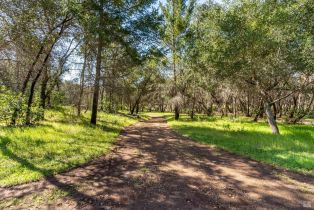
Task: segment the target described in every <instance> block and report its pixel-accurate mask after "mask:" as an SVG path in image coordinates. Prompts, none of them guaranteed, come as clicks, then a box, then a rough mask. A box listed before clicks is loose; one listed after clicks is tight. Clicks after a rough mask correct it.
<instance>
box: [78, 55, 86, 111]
mask: <svg viewBox="0 0 314 210" xmlns="http://www.w3.org/2000/svg"><path fill="white" fill-rule="evenodd" d="M84 53H85V54H84V63H83V68H82V72H81V80H80V93H79V100H78V103H77V116H80V115H81V106H82V96H83V93H84V83H85V69H86V65H87V52H86V50H85V52H84Z"/></svg>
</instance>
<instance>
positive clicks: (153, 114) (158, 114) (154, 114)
mask: <svg viewBox="0 0 314 210" xmlns="http://www.w3.org/2000/svg"><path fill="white" fill-rule="evenodd" d="M140 116H148V117H168V116H172V113H171V112H140Z"/></svg>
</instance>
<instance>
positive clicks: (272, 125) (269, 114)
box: [264, 103, 280, 134]
mask: <svg viewBox="0 0 314 210" xmlns="http://www.w3.org/2000/svg"><path fill="white" fill-rule="evenodd" d="M271 106H272V105H271V104H269V103H266V104H265V105H264V108H265V113H266V116H267V120H268V124H269V126H270V128H271V130H272V133H273V134H280V133H279V129H278V126H277V122H276V119H275V116H274V114H273V112H272V109H271Z"/></svg>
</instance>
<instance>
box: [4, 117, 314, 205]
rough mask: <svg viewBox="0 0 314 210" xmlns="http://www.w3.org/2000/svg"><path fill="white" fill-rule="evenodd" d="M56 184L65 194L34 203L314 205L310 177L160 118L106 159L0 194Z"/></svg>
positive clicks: (128, 133) (124, 139)
mask: <svg viewBox="0 0 314 210" xmlns="http://www.w3.org/2000/svg"><path fill="white" fill-rule="evenodd" d="M55 188H59V189H62V190H63V191H66V192H67V193H68V195H67V196H66V197H63V198H60V199H58V200H57V201H54V202H49V201H47V202H44V203H43V204H40V206H39V207H38V208H40V209H148V210H152V209H214V208H222V209H230V208H231V209H244V208H245V209H265V208H266V209H302V208H305V209H311V208H312V209H314V179H313V178H311V177H307V176H304V175H301V174H297V173H291V172H286V171H283V170H281V169H276V168H274V167H272V166H269V165H266V164H261V163H259V162H256V161H252V160H250V159H247V158H243V157H241V156H238V155H234V154H230V153H228V152H225V151H222V150H219V149H216V148H213V147H210V146H207V145H201V144H198V143H195V142H193V141H191V140H189V139H187V138H185V137H182V136H180V135H178V134H176V133H175V132H174V131H172V130H171V129H170V128H169V127H168V126H167V124H166V122H165V120H164V119H163V118H153V119H151V120H148V121H144V122H139V123H137V124H135V125H133V126H130V127H128V128H126V129H125V131H124V132H123V133H122V134H121V135H120V137H119V141H118V142H117V144H116V147H115V148H114V149H113V151H112V152H111V153H110V154H109V155H107V156H105V157H102V158H100V159H97V160H95V161H92V162H90V163H88V164H86V165H84V166H82V167H79V168H77V169H73V170H71V171H69V172H66V173H63V174H59V175H56V176H54V177H49V178H46V180H43V181H40V182H34V183H30V184H25V185H20V186H16V187H11V188H2V189H1V188H0V198H2V199H7V198H11V197H22V196H24V195H28V194H31V193H35V192H41V191H42V192H43V191H45V190H47V189H55ZM32 205H33V204H32V203H29V204H22V207H23V208H30V207H32ZM20 207H21V206H20Z"/></svg>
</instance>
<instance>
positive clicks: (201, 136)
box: [168, 115, 314, 176]
mask: <svg viewBox="0 0 314 210" xmlns="http://www.w3.org/2000/svg"><path fill="white" fill-rule="evenodd" d="M168 124H169V125H170V126H171V127H172V128H173V129H174V130H176V131H177V132H178V133H180V134H182V135H184V136H187V137H190V138H191V139H193V140H195V141H198V142H201V143H206V144H210V145H215V146H217V147H220V148H223V149H225V150H228V151H231V152H234V153H237V154H240V155H245V156H248V157H250V158H252V159H255V160H259V161H262V162H266V163H269V164H272V165H276V166H281V167H284V168H287V169H290V170H293V171H298V172H302V173H306V174H310V175H312V176H314V126H313V125H286V124H280V125H279V128H280V131H281V135H273V134H271V132H270V128H269V127H268V125H267V123H265V122H259V123H253V122H251V121H250V120H249V119H245V118H238V119H230V118H222V119H221V118H215V117H204V116H197V117H196V118H195V119H194V120H191V119H189V117H188V116H184V115H183V116H181V119H180V120H179V121H175V120H173V118H168Z"/></svg>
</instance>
